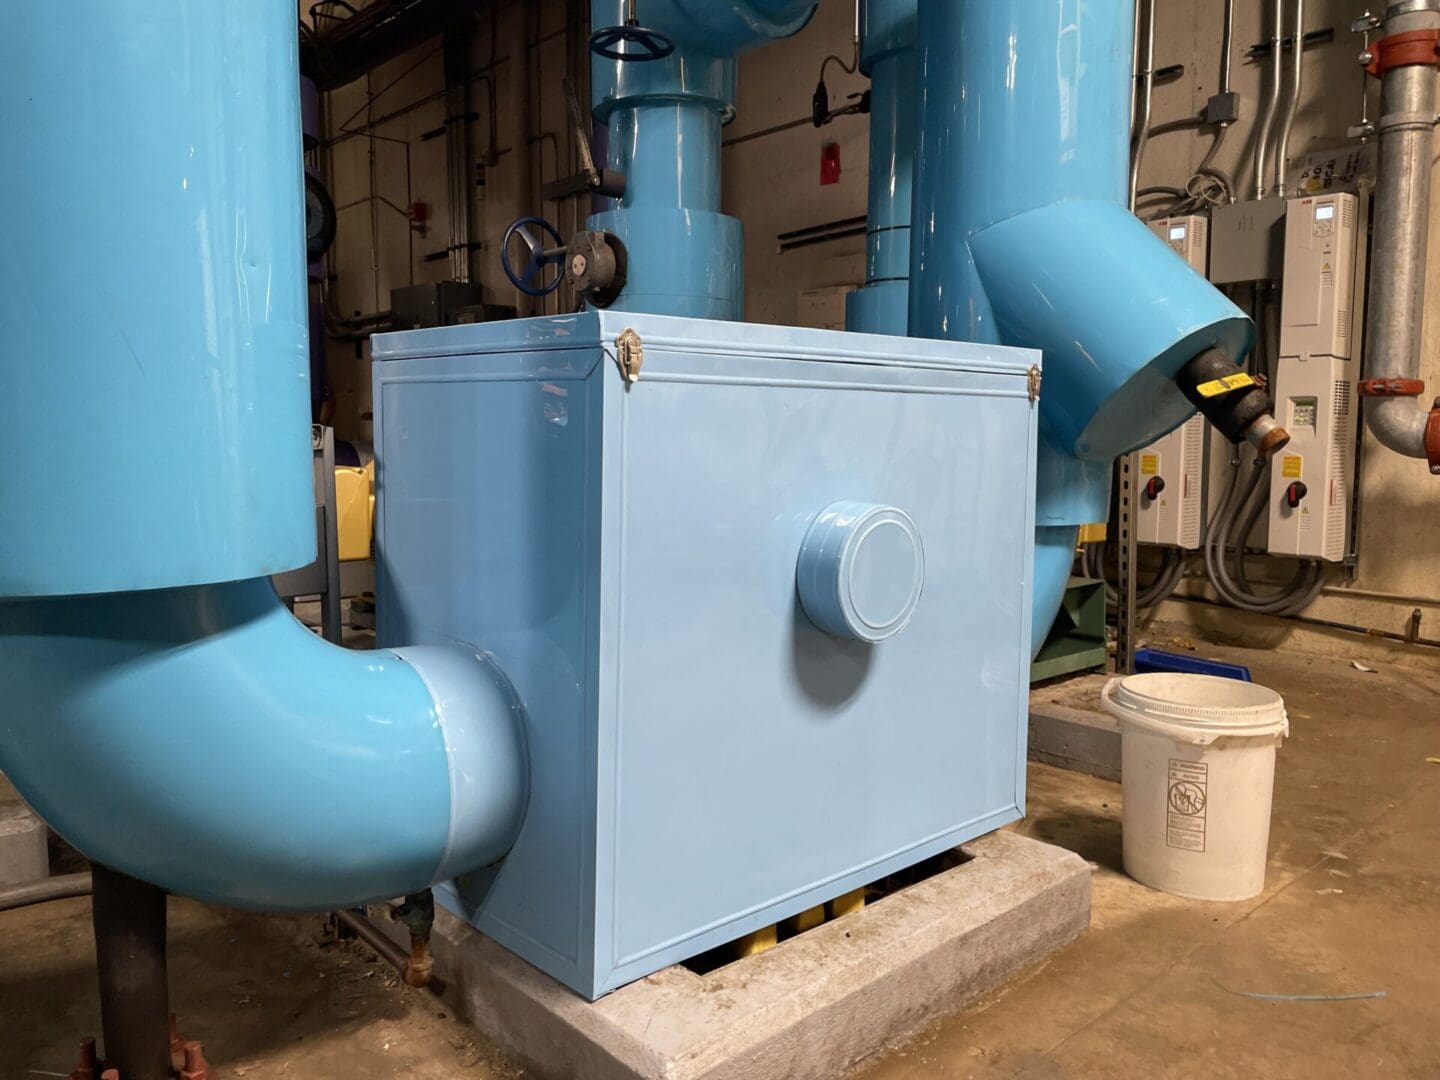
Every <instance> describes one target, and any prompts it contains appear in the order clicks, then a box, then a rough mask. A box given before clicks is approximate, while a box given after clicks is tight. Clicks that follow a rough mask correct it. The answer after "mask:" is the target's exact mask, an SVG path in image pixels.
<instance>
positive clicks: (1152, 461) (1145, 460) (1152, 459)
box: [1140, 454, 1160, 476]
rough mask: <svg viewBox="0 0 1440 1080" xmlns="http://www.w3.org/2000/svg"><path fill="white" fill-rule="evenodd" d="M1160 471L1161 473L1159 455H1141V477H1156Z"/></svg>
mask: <svg viewBox="0 0 1440 1080" xmlns="http://www.w3.org/2000/svg"><path fill="white" fill-rule="evenodd" d="M1159 471H1160V455H1159V454H1141V455H1140V475H1141V476H1154V475H1156V474H1157V473H1158V472H1159Z"/></svg>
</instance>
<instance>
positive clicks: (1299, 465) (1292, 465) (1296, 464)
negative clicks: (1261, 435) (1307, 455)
mask: <svg viewBox="0 0 1440 1080" xmlns="http://www.w3.org/2000/svg"><path fill="white" fill-rule="evenodd" d="M1280 474H1281V475H1282V476H1284V477H1285V479H1286V480H1299V479H1300V478H1301V477H1302V476H1304V475H1305V459H1304V458H1302V457H1299V456H1298V455H1296V454H1286V455H1285V462H1284V464H1283V465H1281V466H1280Z"/></svg>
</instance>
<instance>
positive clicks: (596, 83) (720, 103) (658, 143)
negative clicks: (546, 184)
mask: <svg viewBox="0 0 1440 1080" xmlns="http://www.w3.org/2000/svg"><path fill="white" fill-rule="evenodd" d="M815 7H816V2H815V0H646V3H644V4H642V5H640V21H641V23H643V24H644V25H645V26H647V27H649V28H651V29H655V30H660V31H662V32H664V33H666V34H668V35H669V36H670V37H671V38H673V39H674V40H675V42H676V45H677V48H676V50H675V52H674V53H672V54H671V55H670V56H668V57H666V58H665V59H663V60H658V61H651V62H638V61H633V60H627V61H614V60H606V59H603V58H601V57H598V56H596V57H592V62H591V80H592V99H593V100H594V102H595V119H596V120H597V121H599V122H600V123H601V124H603V125H605V127H606V128H607V138H606V144H607V146H608V167H609V168H611V169H613V170H615V171H617V172H622V173H624V174H625V178H626V190H625V197H624V199H622V200H621V201H620V203H619V205H618V206H612V207H611V208H610V209H608V210H606V211H604V212H602V213H599V214H596V215H594V216H593V217H592V218H591V219H590V228H592V229H604V230H607V231H609V232H612V233H614V234H615V235H616V236H618V237H619V238H620V239H621V241H623V242H624V244H625V247H626V250H627V251H628V253H629V260H628V264H629V265H628V269H627V273H628V282H627V284H626V286H625V289H624V290H623V291H622V292H621V294H620V298H619V299H618V300H617V301H616V302H615V303H614V304H613V305H612V308H613V309H614V310H618V311H643V312H650V313H653V314H657V315H680V316H686V317H690V318H702V319H727V320H737V319H739V318H740V317H741V314H742V312H743V310H744V276H743V269H742V263H743V254H744V253H743V247H744V235H743V231H742V229H741V226H740V222H738V221H736V220H735V219H734V218H730V217H726V216H725V215H724V214H721V213H720V128H721V126H722V125H723V124H726V123H728V122H729V121H730V120H731V119H732V118H733V117H734V115H735V78H736V68H737V63H736V57H737V56H738V55H739V54H740V53H742V52H744V51H746V50H747V49H751V48H754V47H755V46H757V45H761V44H764V43H765V42H767V41H773V40H775V39H777V38H782V37H786V36H788V35H790V34H793V33H795V32H797V31H798V30H800V29H801V28H802V27H804V25H805V24H806V23H807V22H809V20H810V17H811V15H812V14H814V11H815ZM624 21H625V3H624V0H592V5H591V24H592V25H593V26H594V27H596V28H597V29H599V28H602V27H608V26H618V25H621V24H622V23H623V22H624Z"/></svg>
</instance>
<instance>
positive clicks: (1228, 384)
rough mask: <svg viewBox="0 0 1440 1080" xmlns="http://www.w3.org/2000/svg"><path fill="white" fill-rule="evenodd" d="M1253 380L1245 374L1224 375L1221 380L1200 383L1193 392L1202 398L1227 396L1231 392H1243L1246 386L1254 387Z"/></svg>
mask: <svg viewBox="0 0 1440 1080" xmlns="http://www.w3.org/2000/svg"><path fill="white" fill-rule="evenodd" d="M1254 385H1255V380H1254V379H1252V378H1251V377H1250V376H1249V375H1247V374H1245V372H1243V371H1241V372H1237V373H1236V374H1234V375H1226V376H1225V378H1223V379H1214V380H1212V381H1210V382H1207V383H1201V384H1200V385H1199V386H1197V387H1196V388H1195V392H1196V393H1197V394H1199V395H1200V396H1201V397H1203V398H1212V397H1219V396H1220V395H1221V394H1228V393H1230V391H1232V390H1243V389H1244V388H1245V387H1247V386H1254Z"/></svg>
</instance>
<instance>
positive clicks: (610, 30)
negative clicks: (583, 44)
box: [590, 23, 675, 64]
mask: <svg viewBox="0 0 1440 1080" xmlns="http://www.w3.org/2000/svg"><path fill="white" fill-rule="evenodd" d="M590 51H591V52H592V53H594V54H595V55H596V56H603V57H604V58H605V59H606V60H618V61H625V60H629V61H633V62H635V63H640V64H648V63H652V62H654V61H656V60H664V59H665V58H666V57H667V56H669V55H670V54H671V53H673V52H674V51H675V39H674V38H672V37H671V36H670V35H669V34H666V33H664V32H662V31H660V30H651V29H650V28H648V27H645V26H635V25H633V24H629V23H627V24H626V25H624V26H602V27H601V28H600V29H599V30H596V31H595V32H594V33H593V34H591V35H590Z"/></svg>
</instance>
